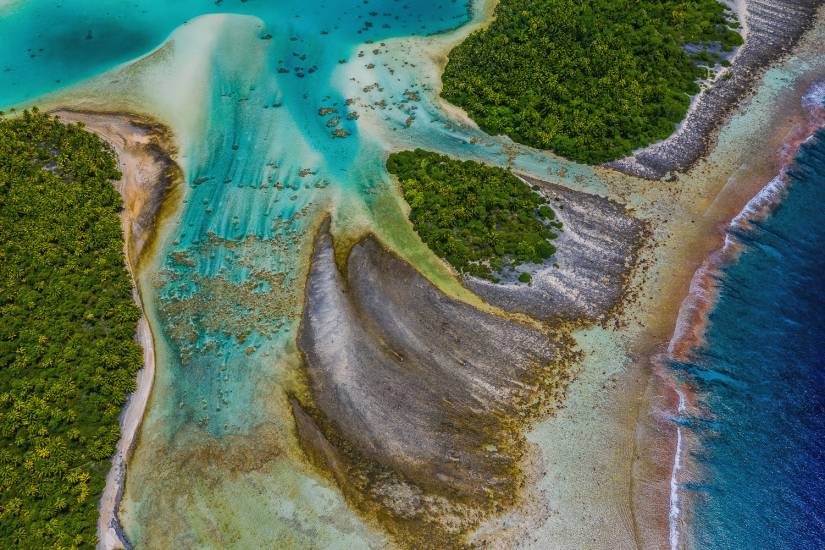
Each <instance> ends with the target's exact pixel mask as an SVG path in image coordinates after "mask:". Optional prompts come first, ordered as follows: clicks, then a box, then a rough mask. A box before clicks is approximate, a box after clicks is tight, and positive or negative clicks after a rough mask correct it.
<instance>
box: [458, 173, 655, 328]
mask: <svg viewBox="0 0 825 550" xmlns="http://www.w3.org/2000/svg"><path fill="white" fill-rule="evenodd" d="M521 177H522V178H523V179H524V180H525V181H526V182H528V183H530V184H531V185H537V186H539V188H540V189H541V191H540V192H541V193H542V194H543V195H544V196H546V197H547V198H548V199H550V203H551V204H552V205H553V207H554V209H555V212H556V216H557V218H558V219H559V220H560V221H561V222H562V223H563V227H564V230H563V231H560V232H559V236H558V239H557V240H555V241H554V242H555V243H556V245H557V247H556V248H557V250H556V253H555V254H554V255H553V257H552V258H551V259H550V260H548V261H547V262H546V264H544V265H542V266H540V267H539V268H538V270H537V271H536V272H535V273H534V275H533V279H532V282H531V283H530V285H529V286H525V285H513V284H509V285H504V284H494V283H490V282H488V281H483V280H481V279H478V278H474V277H466V278H465V279H464V284H465V285H466V286H467V288H469V289H470V290H472V291H473V292H475V293H476V294H478V295H479V296H481V297H482V298H484V299H485V300H486V301H487V302H489V303H491V304H493V305H495V306H498V307H500V308H501V309H503V310H506V311H511V312H520V313H525V314H528V315H530V316H531V317H534V318H536V319H542V320H552V319H557V318H558V319H567V320H581V321H590V322H593V321H597V320H599V321H604V320H605V319H606V318H607V317H609V314H610V312H611V311H612V310H613V309H614V308H616V307H618V306H619V305H620V304H621V302H622V298H623V294H624V292H625V290H626V289H627V282H628V281H629V278H630V277H629V275H630V273H629V272H630V270H631V269H633V268H634V267H635V266H636V265H637V262H638V253H639V250H640V249H641V247H642V245H643V241H644V239H645V238H646V235H647V229H646V227H645V224H644V222H642V221H641V220H639V219H637V218H635V217H634V216H633V215H632V214H631V213H630V212H628V210H627V209H626V207H624V206H623V205H621V204H619V203H617V202H616V201H614V200H611V199H608V198H605V197H601V196H599V195H595V194H592V193H583V192H581V191H576V190H574V189H570V188H569V187H565V186H563V185H559V184H554V183H550V182H547V181H542V180H539V179H536V178H534V177H531V176H528V175H523V176H521Z"/></svg>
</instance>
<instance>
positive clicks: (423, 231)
mask: <svg viewBox="0 0 825 550" xmlns="http://www.w3.org/2000/svg"><path fill="white" fill-rule="evenodd" d="M387 169H388V170H389V172H390V173H391V174H394V175H395V176H397V177H398V180H399V182H400V183H401V187H402V191H403V193H404V198H405V199H406V200H407V202H408V203H409V205H410V221H412V223H413V226H414V227H415V230H416V231H417V232H418V234H419V235H420V236H421V239H422V240H423V241H424V242H425V243H427V245H428V246H429V247H430V248H431V249H432V250H433V252H435V253H436V254H438V255H439V256H441V257H442V258H444V259H445V260H447V261H448V262H449V263H450V264H452V266H453V267H455V268H456V269H457V270H458V271H459V272H460V273H463V274H468V275H475V276H477V277H482V278H485V279H489V280H493V281H497V280H499V276H500V275H501V274H503V273H504V272H505V271H508V270H513V269H514V268H516V267H518V266H519V265H522V264H525V263H542V262H544V261H545V260H547V259H548V258H550V257H551V256H552V255H553V254H554V253H555V251H556V248H555V246H553V244H552V243H551V241H552V240H553V239H555V238H556V237H557V234H556V233H555V232H554V230H556V231H557V230H559V229H561V222H559V221H556V219H555V218H556V214H555V212H553V210H552V209H551V208H550V206H549V205H548V204H547V201H546V200H545V199H544V197H542V196H541V195H539V194H538V193H536V192H535V191H533V189H531V188H530V186H528V185H527V184H526V183H524V182H523V181H522V180H520V179H518V178H517V177H516V176H514V175H513V173H512V172H510V171H509V170H504V169H503V168H497V167H494V166H487V165H485V164H481V163H479V162H474V161H470V160H467V161H458V160H453V159H451V158H450V157H447V156H444V155H439V154H438V153H433V152H429V151H423V150H421V149H416V150H415V151H404V152H401V153H394V154H392V155H390V158H389V160H388V161H387ZM519 280H520V281H521V282H529V281H530V275H529V274H528V273H524V274H522V275H521V277H520V279H519Z"/></svg>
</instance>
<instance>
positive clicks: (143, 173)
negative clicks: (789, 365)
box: [53, 110, 178, 550]
mask: <svg viewBox="0 0 825 550" xmlns="http://www.w3.org/2000/svg"><path fill="white" fill-rule="evenodd" d="M53 114H55V115H57V116H59V117H60V118H61V119H62V120H63V121H64V122H72V123H74V122H80V123H83V124H84V125H85V127H86V129H87V130H89V131H91V132H94V133H95V134H97V135H99V136H100V137H101V138H103V139H104V140H105V141H106V142H107V143H109V144H110V145H111V146H112V148H113V149H114V151H115V153H116V155H117V159H118V167H119V170H120V172H121V174H122V175H123V177H122V178H121V179H120V181H118V182H116V183H115V186H116V187H117V190H118V191H119V192H120V194H121V197H122V198H123V205H124V210H123V213H122V215H121V225H122V228H123V235H124V247H125V252H126V263H127V267H128V269H129V272H130V274H131V276H132V281H133V294H134V298H135V301H136V302H137V304H138V306H140V307H141V310H142V309H143V304H142V300H141V297H140V294H139V292H138V290H137V284H135V281H136V279H137V273H138V269H139V265H140V259H141V257H142V254H143V252H144V251H145V249H146V247H147V245H149V244H150V243H151V240H152V238H153V236H154V227H153V226H154V223H155V220H156V218H157V216H158V214H159V212H160V206H161V204H162V201H163V198H164V196H165V195H166V194H167V189H168V187H169V186H170V184H172V183H173V182H174V178H176V175H177V173H178V172H177V170H176V167H175V165H174V164H173V163H172V161H171V159H170V157H169V156H168V155H169V154H171V153H172V152H173V151H174V149H173V147H172V146H171V143H170V138H169V135H168V132H166V131H165V130H164V129H163V128H161V127H160V126H159V125H157V124H155V123H153V122H150V121H147V120H146V119H142V118H138V117H135V116H131V115H124V114H110V113H93V112H78V111H66V110H59V111H54V112H53ZM135 338H136V340H137V341H138V343H139V344H140V345H141V346H142V347H143V361H144V365H143V368H142V369H141V370H140V371H139V372H138V374H137V389H136V390H135V392H134V393H133V394H131V395H130V396H129V398H128V402H127V404H126V406H125V408H124V410H123V412H122V414H121V418H120V431H121V436H120V440H119V441H118V444H117V449H116V451H115V455H114V456H113V457H112V468H111V470H109V474H108V475H107V476H106V485H105V487H104V489H103V495H102V497H101V499H100V516H99V518H98V527H97V532H98V548H100V549H105V550H109V549H114V548H124V547H125V545H124V541H123V539H122V537H123V534H122V531H121V530H120V523H119V521H118V517H117V513H118V508H119V506H120V500H121V497H122V495H123V483H124V480H125V476H126V465H127V462H128V460H129V456H130V454H131V452H132V449H133V447H134V444H135V438H136V436H137V432H138V428H139V427H140V423H141V420H142V419H143V414H144V412H145V410H146V404H147V403H148V401H149V395H150V394H151V391H152V382H153V380H154V376H155V350H154V343H153V337H152V331H151V329H150V327H149V323H148V322H147V320H146V316H145V315H144V316H143V317H141V318H140V320H139V321H138V328H137V334H136V336H135Z"/></svg>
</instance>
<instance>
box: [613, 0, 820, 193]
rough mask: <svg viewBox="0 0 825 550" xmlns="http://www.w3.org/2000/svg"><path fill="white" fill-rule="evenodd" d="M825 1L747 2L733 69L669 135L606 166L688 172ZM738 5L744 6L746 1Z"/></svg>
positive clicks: (649, 174)
mask: <svg viewBox="0 0 825 550" xmlns="http://www.w3.org/2000/svg"><path fill="white" fill-rule="evenodd" d="M823 4H825V2H823V0H744V14H741V13H740V17H742V16H744V25H743V26H744V28H746V29H747V31H746V36H745V45H744V46H742V47H741V48H740V50H739V51H738V52H737V54H736V56H735V58H734V60H733V64H732V65H731V67H730V69H729V70H727V71H725V72H724V75H723V77H721V78H718V79H717V80H716V81H715V82H714V83H713V84H712V85H711V87H710V88H709V89H707V90H705V91H703V92H702V93H700V94H699V96H697V97H696V99H695V100H694V103H693V105H692V106H691V108H690V110H689V112H688V114H687V117H686V118H685V120H684V121H683V122H682V124H681V125H680V127H679V129H678V130H677V131H676V133H674V134H673V135H672V136H671V137H669V138H668V139H666V140H664V141H661V142H659V143H655V144H653V145H650V146H649V147H646V148H644V149H641V150H639V151H637V152H636V153H634V154H633V155H632V156H630V157H627V158H624V159H620V160H617V161H614V162H610V163H608V164H607V165H606V166H608V167H610V168H615V169H616V170H619V171H621V172H625V173H627V174H631V175H636V176H639V177H643V178H648V179H659V178H663V177H665V176H666V175H668V174H669V173H671V172H677V171H678V172H681V171H685V170H687V169H688V168H690V167H691V166H693V164H694V163H695V162H696V161H697V160H699V159H700V158H701V157H702V156H703V155H704V154H705V153H706V152H707V151H708V150H709V149H710V147H711V146H712V144H713V142H714V140H715V139H716V134H717V130H718V129H719V127H720V126H721V125H722V123H723V122H724V121H725V118H726V115H727V114H728V113H729V112H730V111H731V110H732V109H734V108H735V107H736V106H737V105H739V104H740V103H741V102H742V100H743V99H745V98H746V97H747V96H748V95H749V94H750V93H751V89H752V87H753V83H754V82H756V81H757V79H758V78H759V77H760V76H761V75H762V74H763V71H764V69H765V68H766V67H768V65H770V64H771V63H773V62H774V61H775V60H777V59H778V58H780V57H781V56H783V55H785V54H787V53H789V52H790V50H791V48H792V47H793V46H794V45H795V44H796V43H797V41H798V40H799V39H800V37H801V36H802V35H803V34H804V33H805V32H806V31H807V30H809V29H810V28H811V27H812V26H813V24H814V22H815V19H816V17H815V15H816V12H817V9H818V8H819V7H820V6H822V5H823ZM737 8H739V9H742V7H741V2H739V3H737Z"/></svg>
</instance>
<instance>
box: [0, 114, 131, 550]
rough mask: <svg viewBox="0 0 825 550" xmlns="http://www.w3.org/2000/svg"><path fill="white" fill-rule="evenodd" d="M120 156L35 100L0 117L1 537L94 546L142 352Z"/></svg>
mask: <svg viewBox="0 0 825 550" xmlns="http://www.w3.org/2000/svg"><path fill="white" fill-rule="evenodd" d="M118 177H119V174H118V171H117V166H116V163H115V159H114V156H113V154H112V152H111V151H110V150H109V148H108V147H107V146H106V145H105V144H104V143H103V142H102V141H101V140H100V139H98V138H97V137H96V136H94V135H92V134H90V133H88V132H86V131H84V130H83V129H81V128H80V127H79V126H67V125H63V124H61V123H60V122H58V121H57V120H56V119H55V118H52V117H49V116H47V115H44V114H40V113H37V112H36V111H35V112H31V113H26V114H24V115H23V116H21V117H19V118H14V119H5V118H2V117H0V318H1V319H2V322H0V547H2V548H75V547H77V548H92V547H94V544H95V541H96V534H95V528H96V522H97V503H98V499H99V497H100V494H101V492H102V489H103V485H104V478H105V476H106V473H107V471H108V469H109V466H110V458H111V456H112V454H113V453H114V450H115V444H116V442H117V440H118V437H119V426H118V414H119V413H120V410H121V407H122V405H123V404H124V399H125V396H126V394H127V393H128V392H130V391H132V390H133V389H134V384H135V373H136V371H137V369H138V368H139V366H140V364H141V360H142V357H141V353H140V347H139V346H138V345H137V344H136V343H134V341H133V338H134V334H135V329H136V324H137V320H138V318H139V317H140V312H139V310H138V308H137V307H136V306H135V304H134V302H133V299H132V295H131V281H130V278H129V275H128V272H127V270H126V267H125V264H124V257H123V252H122V250H123V242H122V235H121V229H120V219H119V215H118V212H119V210H120V208H121V200H120V196H119V195H118V193H117V191H116V190H115V189H114V188H113V186H112V180H113V179H115V178H118Z"/></svg>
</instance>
